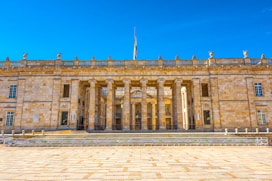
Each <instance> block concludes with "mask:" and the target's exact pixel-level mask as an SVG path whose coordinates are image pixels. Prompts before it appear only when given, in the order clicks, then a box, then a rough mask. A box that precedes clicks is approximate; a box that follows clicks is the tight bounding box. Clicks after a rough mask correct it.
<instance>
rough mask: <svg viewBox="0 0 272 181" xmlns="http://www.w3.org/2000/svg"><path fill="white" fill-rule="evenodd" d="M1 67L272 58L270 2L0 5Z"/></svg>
mask: <svg viewBox="0 0 272 181" xmlns="http://www.w3.org/2000/svg"><path fill="white" fill-rule="evenodd" d="M0 8H1V9H0V17H1V21H0V22H1V23H0V61H4V60H5V58H6V57H7V56H9V57H10V59H11V60H13V61H15V60H21V59H22V54H23V53H24V52H27V53H28V59H31V60H32V59H39V60H40V59H55V58H56V54H57V52H61V53H62V59H65V60H73V59H74V57H75V56H78V57H79V59H81V60H90V59H91V57H92V56H95V57H96V59H99V60H104V59H107V58H108V56H112V58H113V59H120V60H127V59H132V55H133V34H134V33H133V29H134V26H136V29H137V30H136V34H137V39H138V57H137V59H157V58H158V56H159V55H161V56H162V57H163V59H174V57H175V56H176V55H179V57H180V58H181V59H191V57H192V56H193V55H196V56H197V58H199V59H206V58H208V51H210V50H212V51H214V56H215V57H218V58H220V57H235V58H236V57H237V58H238V57H242V56H243V54H242V51H243V50H248V54H249V57H254V58H259V57H260V56H261V54H262V53H264V54H265V55H266V57H272V46H271V44H272V0H186V1H185V0H1V1H0Z"/></svg>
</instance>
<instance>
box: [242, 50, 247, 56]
mask: <svg viewBox="0 0 272 181" xmlns="http://www.w3.org/2000/svg"><path fill="white" fill-rule="evenodd" d="M243 54H244V58H248V51H247V50H244V51H243Z"/></svg>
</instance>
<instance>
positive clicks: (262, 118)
mask: <svg viewBox="0 0 272 181" xmlns="http://www.w3.org/2000/svg"><path fill="white" fill-rule="evenodd" d="M257 121H258V124H259V125H266V124H267V119H266V111H265V110H263V109H258V110H257Z"/></svg>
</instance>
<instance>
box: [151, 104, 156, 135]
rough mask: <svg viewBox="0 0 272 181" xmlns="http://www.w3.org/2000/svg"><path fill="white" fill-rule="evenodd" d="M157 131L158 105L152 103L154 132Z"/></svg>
mask: <svg viewBox="0 0 272 181" xmlns="http://www.w3.org/2000/svg"><path fill="white" fill-rule="evenodd" d="M156 129H157V123H156V104H155V103H152V130H156Z"/></svg>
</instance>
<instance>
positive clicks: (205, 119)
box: [203, 110, 211, 125]
mask: <svg viewBox="0 0 272 181" xmlns="http://www.w3.org/2000/svg"><path fill="white" fill-rule="evenodd" d="M207 112H208V113H209V114H208V117H207V115H206V114H205V113H207ZM203 123H204V125H211V111H210V110H203Z"/></svg>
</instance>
